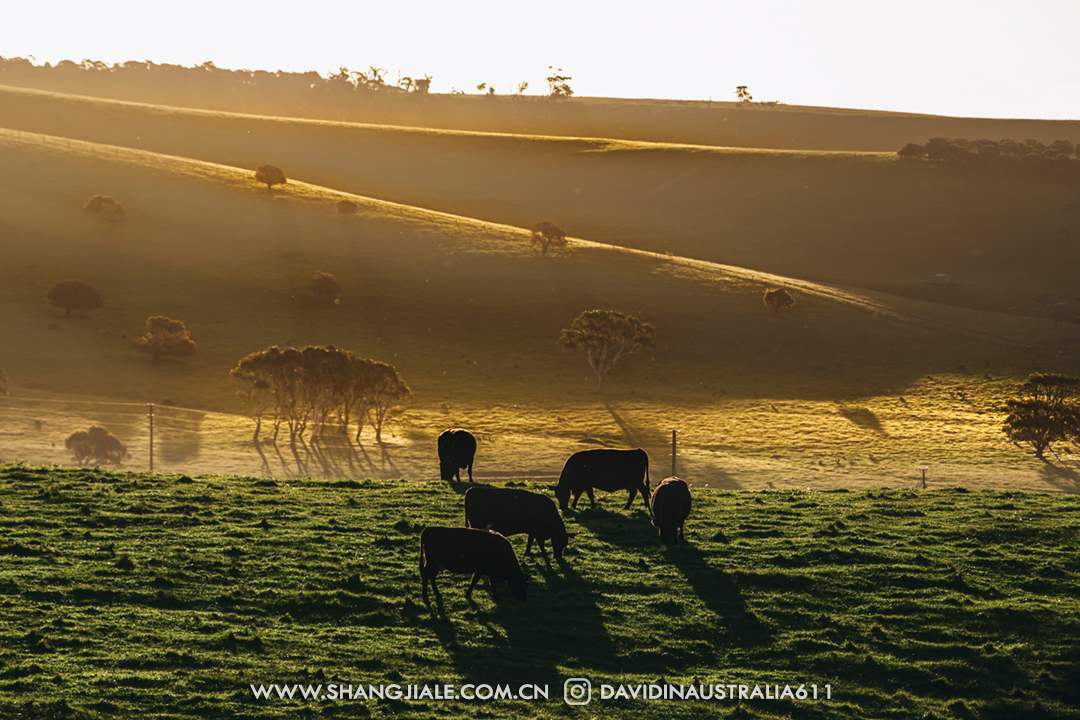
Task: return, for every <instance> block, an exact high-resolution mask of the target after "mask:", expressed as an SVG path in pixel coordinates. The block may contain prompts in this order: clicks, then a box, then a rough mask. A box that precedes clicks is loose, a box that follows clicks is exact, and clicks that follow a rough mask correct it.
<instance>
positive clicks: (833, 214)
mask: <svg viewBox="0 0 1080 720" xmlns="http://www.w3.org/2000/svg"><path fill="white" fill-rule="evenodd" d="M0 98H2V99H3V102H2V103H0V126H2V127H7V128H11V129H16V130H24V131H30V132H39V133H45V134H50V135H56V136H62V137H71V138H77V139H83V140H87V141H92V142H97V143H104V144H110V145H118V146H124V147H132V148H137V149H145V150H151V151H154V152H161V153H166V154H170V155H177V156H182V157H188V158H195V159H200V160H205V161H209V162H214V163H221V164H224V165H228V166H233V167H240V168H249V169H253V168H255V167H256V166H258V165H261V164H263V163H266V162H273V163H275V164H277V165H279V166H281V167H282V168H284V169H285V171H286V173H287V174H288V175H289V176H290V177H295V178H297V179H301V180H304V181H307V182H311V183H314V184H317V185H321V186H325V187H330V188H335V189H337V190H342V191H348V192H351V193H357V194H360V195H364V196H367V197H374V198H379V199H382V200H388V201H393V202H397V203H402V204H405V205H410V206H416V207H421V208H427V209H432V210H439V211H443V212H449V213H453V214H456V215H460V216H465V217H471V218H476V219H480V220H485V221H491V222H496V223H505V224H509V225H512V226H515V227H521V228H530V227H532V226H533V225H534V224H535V223H537V222H539V221H541V220H551V221H553V222H556V223H557V224H559V225H560V226H561V227H563V228H564V229H565V230H566V231H567V232H568V233H569V234H570V235H572V236H574V237H580V238H586V239H589V240H593V241H598V242H605V243H612V244H616V245H620V246H627V247H635V248H642V249H646V250H653V251H657V252H670V253H672V254H674V255H678V256H686V257H692V258H698V259H703V260H709V261H713V262H719V263H723V264H728V265H735V266H740V267H747V268H752V269H754V270H757V271H762V272H773V273H778V274H781V275H786V276H794V277H799V278H803V279H807V280H813V281H817V282H827V283H837V284H842V285H848V286H853V287H859V288H864V289H872V290H878V291H882V292H888V293H891V294H896V295H902V296H905V297H910V298H914V299H921V300H926V301H929V302H935V303H947V304H954V305H959V306H964V307H970V308H975V309H983V310H992V311H998V312H1010V313H1014V314H1021V315H1023V314H1028V313H1029V312H1031V311H1032V310H1034V309H1035V304H1034V303H1033V301H1032V296H1045V295H1055V294H1056V295H1059V296H1063V297H1064V298H1065V299H1066V301H1067V302H1069V303H1071V304H1070V305H1069V306H1068V307H1067V308H1065V309H1064V311H1063V313H1064V317H1067V318H1069V319H1072V320H1075V319H1076V314H1077V311H1078V308H1077V307H1076V303H1075V298H1076V297H1080V273H1078V271H1077V270H1076V268H1077V267H1080V255H1078V253H1080V250H1078V248H1080V244H1078V243H1077V242H1076V240H1077V233H1078V232H1080V228H1078V225H1077V222H1076V221H1075V219H1074V218H1073V217H1072V216H1071V215H1068V214H1063V213H1062V212H1061V208H1062V206H1063V205H1064V204H1065V203H1067V202H1070V201H1072V200H1075V199H1076V198H1077V197H1078V194H1080V188H1078V187H1077V186H1076V184H1075V183H1071V182H1062V181H1059V180H1054V179H1045V178H1032V177H1028V176H1026V175H1016V174H1008V173H1005V174H1002V173H995V172H989V173H976V172H972V171H968V170H957V169H950V168H940V167H938V168H935V167H931V166H928V165H924V164H920V163H904V162H901V161H900V160H899V159H898V158H897V157H896V155H895V152H890V153H855V152H846V153H840V152H806V151H762V150H747V149H739V150H736V149H732V148H716V147H705V146H689V145H670V144H667V145H665V144H651V143H643V142H628V141H616V140H605V139H596V138H565V137H542V136H530V135H495V134H483V133H466V132H450V131H436V130H431V129H425V128H402V127H390V126H375V125H355V124H347V123H332V122H317V121H304V120H295V119H286V118H265V117H255V116H244V115H232V114H228V113H220V112H217V113H214V112H200V111H190V110H178V109H176V108H167V107H162V106H151V105H138V104H131V103H121V102H114V101H104V100H91V99H87V98H76V97H73V96H67V95H59V94H55V93H41V92H33V91H27V90H18V89H13V88H6V89H0ZM995 137H996V136H995ZM1019 139H1023V137H1020V138H1019ZM913 140H918V141H920V142H921V141H924V140H925V138H913ZM938 273H946V274H949V275H951V276H952V278H953V280H954V281H955V282H954V283H953V284H951V285H945V286H940V285H934V284H932V283H931V278H932V276H933V275H935V274H938Z"/></svg>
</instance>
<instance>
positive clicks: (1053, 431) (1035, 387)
mask: <svg viewBox="0 0 1080 720" xmlns="http://www.w3.org/2000/svg"><path fill="white" fill-rule="evenodd" d="M1019 390H1020V393H1021V394H1020V395H1019V396H1017V397H1014V398H1010V399H1009V400H1007V401H1006V405H1007V406H1008V408H1009V415H1008V417H1006V418H1005V424H1004V426H1003V428H1002V429H1003V430H1004V431H1005V434H1006V435H1007V436H1008V437H1009V439H1010V440H1012V441H1013V442H1017V443H1027V444H1029V445H1031V447H1033V448H1034V449H1035V457H1037V458H1039V459H1040V460H1041V459H1042V457H1043V453H1044V452H1045V451H1046V450H1047V449H1049V448H1050V445H1051V444H1052V443H1055V442H1060V441H1062V440H1065V439H1067V438H1073V439H1076V438H1077V437H1078V436H1080V405H1078V404H1077V395H1078V394H1080V378H1074V377H1069V376H1068V375H1058V374H1056V373H1033V374H1032V375H1031V376H1029V377H1028V379H1027V380H1025V381H1024V383H1023V384H1022V385H1020V388H1019Z"/></svg>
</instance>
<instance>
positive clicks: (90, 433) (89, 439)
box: [64, 425, 127, 466]
mask: <svg viewBox="0 0 1080 720" xmlns="http://www.w3.org/2000/svg"><path fill="white" fill-rule="evenodd" d="M64 447H66V448H67V449H68V450H70V451H71V454H72V455H74V456H75V462H77V463H79V464H80V465H91V464H92V465H101V464H103V463H109V464H111V465H117V466H119V465H120V461H121V460H123V459H124V457H126V456H127V448H126V447H124V444H123V443H122V442H120V440H119V438H117V437H116V436H115V435H113V434H112V433H111V432H109V431H108V430H106V429H105V428H103V427H102V426H100V425H93V426H91V427H90V428H89V429H88V430H79V431H77V432H74V433H72V434H71V436H70V437H68V439H67V440H66V441H64Z"/></svg>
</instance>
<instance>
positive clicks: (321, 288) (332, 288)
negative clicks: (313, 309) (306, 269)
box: [311, 272, 341, 305]
mask: <svg viewBox="0 0 1080 720" xmlns="http://www.w3.org/2000/svg"><path fill="white" fill-rule="evenodd" d="M340 292H341V286H340V285H338V281H337V279H336V278H334V276H333V275H331V274H330V273H325V272H317V273H315V274H314V275H312V276H311V294H312V295H314V296H315V300H316V301H317V302H319V303H322V304H325V305H332V304H334V303H335V302H336V298H337V296H338V293H340Z"/></svg>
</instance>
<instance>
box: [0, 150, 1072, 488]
mask: <svg viewBox="0 0 1080 720" xmlns="http://www.w3.org/2000/svg"><path fill="white" fill-rule="evenodd" d="M0 142H2V143H3V152H4V155H5V160H6V166H7V167H8V168H9V170H10V172H9V173H8V174H7V175H5V176H4V178H3V179H2V180H0V193H2V198H3V202H4V206H5V219H4V223H5V225H4V228H3V230H4V238H5V242H6V247H7V249H8V257H7V262H6V263H5V265H4V266H3V268H2V269H0V272H2V273H3V276H4V283H3V285H2V286H0V294H2V295H0V301H2V302H0V323H2V325H3V328H4V332H5V336H6V337H10V338H19V342H17V343H9V344H7V345H5V346H4V347H3V349H2V351H0V352H2V354H0V366H3V367H4V368H5V369H6V370H7V372H8V374H9V375H10V377H11V379H12V381H11V385H12V388H13V389H14V392H13V393H12V397H11V398H7V399H0V403H2V404H3V407H4V408H5V412H4V413H3V416H2V422H3V429H2V432H3V433H4V437H5V443H4V446H3V447H4V450H3V453H4V459H6V460H9V461H10V460H20V459H21V460H30V461H38V462H42V461H44V462H64V461H65V458H66V457H67V456H66V453H65V452H64V450H63V439H64V438H65V437H67V435H68V434H70V433H71V432H73V431H74V430H75V429H79V428H80V427H85V424H89V422H85V424H84V423H82V422H80V423H79V424H77V425H74V426H72V424H74V423H75V422H77V420H76V419H74V418H73V411H77V409H78V408H79V407H83V408H84V409H86V410H88V411H90V412H87V413H84V415H83V417H87V418H88V420H89V419H93V418H95V417H102V418H105V419H108V418H109V417H111V416H115V415H120V416H121V417H119V419H114V420H112V421H110V422H109V423H108V424H110V425H114V429H115V430H116V431H117V432H119V433H121V435H120V436H121V439H122V440H123V441H124V442H126V443H127V444H128V445H129V446H130V448H131V451H132V457H131V461H130V462H131V463H132V465H131V466H132V467H136V468H142V467H146V465H145V464H144V463H146V461H147V460H148V458H147V456H146V450H145V447H146V445H145V442H144V439H145V436H146V429H145V425H146V422H145V420H144V419H143V418H142V417H141V415H142V414H143V413H144V412H145V410H144V409H143V408H142V407H141V405H142V404H143V403H147V402H154V403H157V404H159V405H162V404H163V405H166V406H172V407H176V408H187V410H175V411H171V410H170V409H169V407H166V408H162V409H161V410H160V412H161V413H162V418H163V420H165V421H166V422H165V423H164V424H163V426H162V427H161V430H162V432H161V433H160V435H159V441H160V442H162V443H163V444H164V446H165V447H169V446H171V448H172V451H171V454H170V453H169V452H167V453H164V454H163V455H159V462H164V463H165V464H164V465H161V464H159V465H158V468H159V469H162V468H164V469H174V470H177V471H184V472H222V471H227V472H235V473H237V474H271V475H279V476H291V475H321V476H325V477H341V476H345V475H349V476H352V475H357V474H359V475H361V476H364V477H384V478H393V477H402V476H408V477H435V475H434V472H435V470H434V465H433V464H432V463H433V458H434V451H433V441H434V437H435V435H437V434H438V432H440V431H441V430H442V429H445V428H446V427H451V426H465V427H469V428H470V429H473V430H475V431H477V432H479V433H481V434H483V435H484V436H485V437H488V438H490V440H491V442H490V444H489V445H487V448H488V453H487V457H484V454H485V451H484V450H482V451H481V456H480V457H481V458H482V459H481V460H480V464H479V465H478V468H477V469H478V471H479V472H480V476H481V477H490V478H494V477H500V476H501V477H518V478H550V477H551V476H552V475H554V474H557V472H558V469H559V468H560V467H561V462H562V460H561V459H562V458H565V457H566V456H567V455H569V454H570V452H572V451H573V450H574V449H582V447H584V446H583V445H582V443H586V445H585V446H587V444H589V443H591V444H593V445H600V446H609V447H618V446H643V447H645V448H646V449H648V450H649V451H650V453H652V454H653V456H654V457H656V458H658V459H659V458H663V457H664V456H665V455H666V446H667V442H668V440H669V438H670V430H671V429H673V428H674V429H678V430H680V431H681V432H682V433H683V443H684V445H683V449H682V450H681V451H680V452H681V453H682V454H683V456H684V457H683V460H682V464H681V465H680V468H681V469H680V472H681V473H683V474H684V475H686V476H687V478H688V479H690V480H692V481H694V482H697V483H701V484H709V485H712V486H714V487H723V488H728V489H738V488H752V489H765V488H770V487H774V488H775V487H801V488H806V487H815V488H820V487H837V486H843V487H849V488H854V487H860V486H863V485H869V486H876V485H880V484H882V483H885V484H893V483H899V484H900V485H909V484H911V483H912V482H913V472H914V467H915V466H917V465H923V464H931V465H932V466H933V470H932V472H933V474H932V476H931V477H932V479H934V480H935V481H941V482H949V483H957V482H962V483H964V484H969V485H970V486H972V487H994V488H997V487H1003V486H1004V483H1009V485H1008V486H1007V487H1009V488H1011V489H1028V490H1044V489H1055V490H1075V489H1076V488H1077V479H1076V477H1077V476H1076V473H1075V471H1074V470H1073V469H1072V463H1073V459H1072V457H1071V456H1070V455H1069V454H1068V453H1065V452H1064V451H1065V450H1066V449H1067V448H1066V447H1064V446H1063V447H1062V448H1061V450H1062V451H1063V454H1062V455H1060V456H1059V458H1058V459H1057V460H1056V461H1055V462H1054V463H1052V464H1045V463H1036V462H1033V461H1031V460H1030V458H1029V456H1028V455H1027V453H1025V452H1024V451H1023V450H1022V449H1019V448H1016V447H1014V446H1012V445H1011V444H1009V443H1008V442H1006V440H1005V438H1004V436H1003V435H1002V434H1001V433H1000V422H1001V409H1002V407H1003V403H1004V399H1005V398H1006V397H1008V396H1009V395H1010V394H1011V393H1012V392H1013V388H1014V387H1015V384H1016V383H1017V382H1018V381H1019V380H1020V379H1022V378H1023V377H1026V375H1027V374H1028V373H1030V372H1032V371H1033V370H1034V369H1035V368H1037V367H1041V368H1043V369H1045V370H1055V369H1061V370H1062V371H1068V369H1069V368H1070V366H1071V365H1070V364H1071V357H1072V356H1073V355H1074V354H1075V353H1076V352H1078V350H1077V349H1076V348H1077V346H1078V344H1080V335H1078V334H1077V329H1076V326H1074V325H1072V324H1066V323H1062V324H1060V326H1058V327H1055V324H1054V323H1053V322H1052V321H1050V320H1039V319H1031V318H1023V317H1017V316H1011V315H1004V314H989V313H982V312H974V311H968V310H963V309H958V308H952V307H949V306H942V305H935V304H931V303H925V302H919V301H911V300H905V299H902V298H898V297H895V296H888V295H883V294H880V293H872V292H866V291H858V290H853V289H851V288H839V287H835V286H827V285H821V284H817V283H812V282H806V281H803V280H796V279H791V278H778V277H776V276H771V275H767V274H763V273H759V272H756V271H753V270H748V269H743V268H737V267H733V266H720V265H715V264H711V263H707V262H700V261H692V260H689V259H685V258H680V257H677V256H667V255H657V254H652V253H647V252H633V251H625V250H622V249H619V248H614V247H611V246H605V245H602V244H597V243H592V242H589V241H585V240H575V241H574V243H573V244H572V247H571V248H570V250H569V251H568V252H567V253H565V254H563V255H561V256H558V257H552V258H540V257H536V256H535V254H534V253H533V252H532V251H531V250H529V248H528V245H527V242H526V240H527V238H528V234H527V233H526V232H524V231H523V230H521V229H518V228H514V227H511V226H506V225H498V224H493V223H485V222H480V221H476V220H472V219H469V218H463V217H460V216H454V215H447V214H443V213H437V212H431V211H425V210H420V209H417V208H411V207H408V206H401V205H395V204H393V203H387V202H382V201H377V200H371V199H368V198H363V197H360V196H355V195H349V194H346V193H341V192H338V191H334V190H330V189H327V188H322V187H319V186H313V185H308V184H305V183H300V182H292V183H290V184H289V185H287V186H285V187H284V188H280V187H279V188H276V189H275V190H274V191H273V192H268V191H267V190H266V188H265V187H259V186H257V185H256V184H255V183H254V182H253V180H252V178H251V174H250V172H248V171H243V170H240V169H236V168H232V167H228V166H223V165H216V164H212V163H205V162H196V161H191V160H186V159H182V158H177V157H171V156H162V155H157V154H153V153H148V152H146V151H138V150H130V149H123V148H117V147H108V146H101V145H94V144H90V143H82V142H79V141H73V140H65V139H60V138H50V137H45V136H40V135H29V134H25V133H12V132H6V133H3V134H2V136H0ZM102 191H107V192H109V193H112V194H114V195H115V196H116V197H118V198H121V199H122V201H124V202H126V208H127V213H128V221H127V222H126V223H124V224H123V225H121V226H112V225H103V224H102V223H100V222H99V221H97V220H96V219H94V218H91V217H87V216H85V215H84V214H83V213H81V212H80V211H79V207H80V205H81V203H82V202H84V198H86V197H89V196H90V195H91V194H94V193H96V192H102ZM345 197H348V198H353V199H354V200H356V201H357V202H358V203H359V204H360V207H361V209H362V211H361V213H360V214H359V215H357V216H356V217H354V218H349V219H348V220H346V221H343V220H342V218H340V217H337V216H336V215H335V214H334V210H333V204H334V202H336V201H337V200H340V199H342V198H345ZM327 269H333V271H334V272H335V274H336V276H337V278H338V280H339V281H340V282H341V284H342V287H343V291H342V297H341V299H342V302H341V304H340V305H339V306H334V307H330V308H327V307H320V306H318V305H317V304H316V303H315V302H314V301H313V300H312V298H311V295H310V290H309V288H308V281H309V279H310V277H311V273H313V272H315V271H319V270H327ZM76 276H77V277H78V278H79V279H83V280H85V281H87V282H90V283H91V284H92V285H94V286H95V287H97V288H98V290H99V291H100V292H101V293H102V296H103V298H105V303H106V306H105V307H104V308H102V309H101V310H95V311H93V313H91V314H90V317H89V318H87V317H82V318H80V319H65V318H63V317H60V316H59V315H60V314H62V312H61V311H58V310H55V309H52V308H49V307H48V304H47V301H46V300H45V298H44V296H45V293H46V292H47V290H48V288H49V287H51V286H52V285H53V284H55V283H56V282H59V281H60V280H62V279H65V278H67V277H76ZM778 283H781V284H785V285H787V286H788V287H791V288H793V291H794V292H796V294H797V298H798V299H797V305H796V307H795V308H794V309H793V310H791V311H786V310H785V311H784V312H783V313H781V314H779V315H778V316H773V314H772V312H771V311H770V310H769V309H768V308H765V307H764V306H763V304H762V302H761V294H762V293H763V291H764V289H765V288H767V287H770V286H773V285H775V284H778ZM596 307H609V308H613V309H621V310H622V311H625V312H629V313H632V314H634V315H637V316H639V317H641V318H642V319H643V320H645V321H647V322H650V323H652V324H654V325H655V326H656V327H657V329H658V332H659V333H660V334H659V336H658V337H659V341H658V346H657V348H656V350H655V352H649V353H645V354H643V355H640V356H637V357H632V358H628V359H627V360H625V361H624V362H623V364H621V365H620V366H619V367H618V368H617V369H616V370H615V371H614V372H612V374H611V375H610V376H609V378H608V379H607V380H605V383H604V385H603V386H602V387H601V389H600V391H599V392H595V391H593V390H592V389H591V384H590V383H589V382H588V380H587V376H588V368H587V366H586V365H585V363H584V361H583V360H582V359H581V357H580V356H578V355H576V354H574V353H570V352H565V351H563V350H562V349H561V348H560V347H559V345H558V342H557V340H558V336H559V332H560V329H561V328H563V327H566V326H568V324H569V322H570V321H571V320H572V319H573V318H574V317H575V316H576V315H578V314H579V313H580V312H582V311H584V310H588V309H592V308H596ZM156 314H164V315H167V316H169V317H173V318H175V319H180V320H183V321H184V322H185V323H186V324H187V327H188V329H189V330H190V331H191V333H192V337H193V339H194V340H195V342H196V343H197V344H198V346H199V349H198V352H197V353H196V354H195V356H193V357H192V358H190V359H188V360H186V361H185V362H183V363H157V364H154V363H151V362H149V361H148V359H147V358H146V357H144V356H142V355H141V354H140V353H137V352H135V351H133V349H132V348H131V347H130V343H131V340H132V339H133V338H135V337H137V336H138V335H140V334H141V333H142V332H143V330H144V326H145V320H146V318H147V317H148V316H150V315H156ZM288 344H292V345H294V346H297V347H299V346H303V345H308V344H333V345H336V346H338V347H342V348H346V349H349V350H351V351H353V352H356V353H358V354H360V355H363V356H366V357H372V358H374V359H376V360H381V361H384V362H390V363H391V364H393V365H395V367H397V368H398V369H399V370H400V371H401V372H402V374H403V375H404V377H405V379H406V381H407V382H408V383H409V384H410V386H411V387H412V389H413V392H414V396H415V397H414V402H413V403H412V405H411V407H410V412H409V415H408V423H407V424H406V425H404V426H402V427H400V428H399V429H397V430H396V431H395V436H396V437H395V440H394V442H393V443H392V444H391V446H390V447H389V448H382V449H378V448H371V447H368V448H367V449H366V450H365V451H359V450H356V449H353V450H349V449H346V450H345V451H344V452H342V453H336V452H335V451H334V450H333V448H329V450H328V452H327V453H315V454H314V455H312V453H310V452H309V449H308V448H300V449H299V450H297V451H295V452H293V451H292V450H289V451H286V450H285V449H284V448H282V449H280V452H281V453H283V454H284V457H282V459H281V460H280V461H279V460H278V459H275V458H273V457H272V455H273V454H272V453H271V449H269V448H268V449H267V451H266V453H260V452H259V448H255V447H252V446H251V444H250V442H248V438H249V437H250V430H249V429H248V428H249V427H250V426H249V425H247V424H246V423H245V421H244V420H243V419H242V417H241V415H242V413H243V411H244V408H243V406H242V405H241V404H240V402H239V401H238V400H237V399H236V397H235V395H234V391H235V390H236V387H235V386H234V385H232V384H231V383H230V382H229V380H228V371H229V369H231V368H232V367H233V366H234V365H235V364H236V362H237V361H238V360H239V359H240V358H241V357H243V356H245V355H246V354H248V353H250V352H253V351H257V350H261V349H264V348H266V347H268V346H270V345H281V346H284V345H288ZM103 400H108V401H116V402H121V403H129V404H128V405H126V406H109V405H101V406H95V405H93V404H92V403H93V402H100V401H103ZM57 401H59V402H57ZM67 401H89V402H90V403H91V404H90V405H80V404H79V402H74V403H72V404H70V405H68V406H65V405H64V403H65V402H67ZM170 413H171V416H172V417H173V418H174V419H175V422H173V423H172V425H171V426H170V424H169V423H168V422H167V420H168V417H169V416H170ZM207 413H210V414H207ZM220 413H225V414H226V416H222V415H221V414H220ZM74 415H76V416H77V415H78V413H77V412H74ZM39 421H40V425H39ZM247 422H250V421H247ZM69 423H71V424H69ZM116 423H119V426H116ZM170 427H172V428H173V429H176V430H177V432H174V433H172V434H171V435H170V434H169V432H168V430H169V429H170ZM189 430H191V431H195V434H194V435H192V434H189V433H188V432H187V431H189ZM522 448H525V449H526V450H525V451H524V452H522ZM490 450H495V454H494V455H492V453H491V452H490ZM290 453H291V454H292V455H294V456H295V457H289V456H290ZM267 455H271V458H269V459H268V458H267V457H266V456H267ZM376 456H377V457H376ZM170 462H171V463H172V464H171V465H170V464H169V463H170ZM664 464H665V463H664V461H663V460H659V462H658V463H657V465H656V466H657V467H663V466H664ZM990 467H992V468H994V473H993V474H987V472H986V470H987V468H990ZM485 474H487V475H485Z"/></svg>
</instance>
